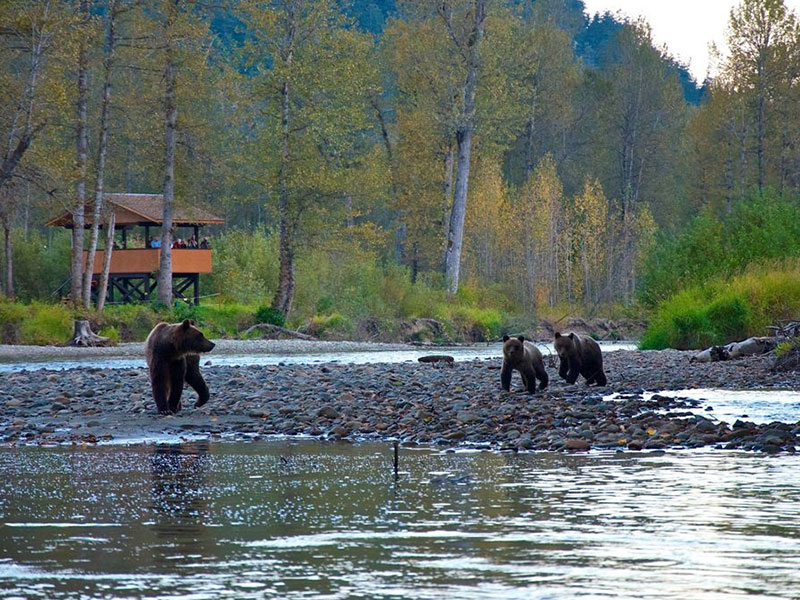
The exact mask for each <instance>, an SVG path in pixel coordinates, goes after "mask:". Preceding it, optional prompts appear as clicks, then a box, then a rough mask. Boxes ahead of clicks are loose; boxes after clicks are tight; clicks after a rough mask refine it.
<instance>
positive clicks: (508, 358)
mask: <svg viewBox="0 0 800 600" xmlns="http://www.w3.org/2000/svg"><path fill="white" fill-rule="evenodd" d="M514 369H516V370H517V371H519V374H520V375H521V376H522V383H523V385H525V389H526V390H528V391H529V392H530V393H531V394H533V393H534V392H535V391H536V379H537V378H538V379H539V389H540V390H543V389H544V388H546V387H547V382H548V381H549V378H548V377H547V371H545V370H544V361H543V360H542V353H541V352H539V349H538V348H537V347H536V346H535V345H533V344H532V343H531V342H526V341H525V338H524V337H523V336H521V335H520V336H518V337H513V338H512V337H508V336H507V335H504V336H503V369H502V371H500V383H501V384H502V385H503V389H504V390H505V391H509V390H510V389H511V373H512V371H513V370H514Z"/></svg>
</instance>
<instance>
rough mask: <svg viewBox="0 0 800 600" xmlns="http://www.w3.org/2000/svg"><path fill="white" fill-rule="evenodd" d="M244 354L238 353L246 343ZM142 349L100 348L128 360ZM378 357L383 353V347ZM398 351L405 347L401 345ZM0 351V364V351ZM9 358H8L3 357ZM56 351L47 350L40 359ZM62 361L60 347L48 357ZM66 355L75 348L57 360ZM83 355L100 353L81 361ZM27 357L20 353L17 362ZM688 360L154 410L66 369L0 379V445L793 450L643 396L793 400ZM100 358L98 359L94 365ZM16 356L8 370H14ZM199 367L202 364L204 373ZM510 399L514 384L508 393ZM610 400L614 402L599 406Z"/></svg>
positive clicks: (683, 405) (313, 388)
mask: <svg viewBox="0 0 800 600" xmlns="http://www.w3.org/2000/svg"><path fill="white" fill-rule="evenodd" d="M229 343H231V342H225V341H221V342H220V346H218V347H217V348H215V350H214V353H215V354H216V353H217V350H220V352H222V353H224V352H226V351H227V352H236V353H243V352H254V351H255V350H253V349H252V348H262V349H263V348H270V350H262V351H270V352H275V351H279V350H276V348H280V347H281V346H282V345H283V344H290V345H291V347H292V348H293V349H296V348H299V346H300V345H302V344H306V343H308V344H313V347H314V350H309V349H308V348H305V349H302V350H295V351H298V352H309V351H318V350H319V348H320V346H319V345H320V344H330V348H329V349H331V350H332V349H333V348H336V349H345V350H353V349H359V350H360V349H362V348H364V347H369V348H371V349H375V348H376V345H375V344H361V345H359V344H357V343H352V342H297V341H294V340H292V341H289V342H281V341H269V342H264V341H254V342H235V343H231V344H232V345H233V346H235V347H236V348H235V350H227V349H226V345H227V344H229ZM245 344H247V347H245V346H244V345H245ZM141 347H142V345H141V344H125V345H122V346H116V347H114V348H112V349H110V350H112V351H116V352H120V351H121V350H123V351H125V352H128V351H130V352H131V353H132V354H136V352H139V353H140V352H141ZM386 347H387V349H391V348H392V347H391V346H389V345H386ZM401 347H402V348H406V346H401ZM5 348H7V347H0V356H2V355H3V354H2V352H5ZM12 348H19V347H17V346H14V347H12ZM47 350H48V351H49V352H53V350H54V349H53V348H47ZM57 350H62V349H57ZM63 350H68V351H72V350H74V349H63ZM91 350H93V351H98V350H106V349H91ZM23 354H24V353H23ZM692 354H693V353H691V352H679V351H673V350H665V351H661V352H641V351H627V350H620V351H617V352H609V353H606V354H605V355H604V360H605V363H606V372H607V375H608V379H609V385H608V386H607V387H605V388H600V389H598V388H588V387H586V386H585V385H584V384H583V383H582V382H579V383H578V384H576V385H568V384H566V383H565V382H563V381H562V380H561V379H560V378H559V377H558V369H557V366H556V365H555V364H548V365H547V370H548V373H549V375H550V386H549V387H548V388H547V389H546V390H545V391H543V392H538V393H536V394H534V395H531V394H527V393H524V392H522V391H519V390H515V391H512V392H510V393H507V392H504V391H502V390H501V388H500V364H501V360H500V359H490V360H471V361H463V362H458V361H457V362H456V363H454V364H418V363H402V364H399V363H398V364H366V365H364V364H362V365H346V364H345V365H343V364H333V363H330V364H322V365H291V366H280V365H279V366H272V365H268V366H265V365H252V366H240V367H237V366H214V365H213V355H209V357H208V359H206V358H205V357H204V360H203V363H205V362H208V360H211V364H210V366H208V365H207V366H204V367H202V370H203V375H204V377H205V378H206V381H207V383H208V385H209V387H210V389H211V400H210V402H209V403H208V404H207V405H206V406H204V407H203V408H201V409H195V408H194V400H195V397H196V396H195V393H194V391H193V390H191V389H188V388H187V390H186V391H185V392H184V396H183V406H184V408H183V410H182V411H181V412H180V413H179V414H177V415H171V416H161V415H158V414H157V413H156V411H155V405H154V403H153V400H152V397H151V394H150V386H149V381H148V375H147V372H146V370H145V369H99V368H91V367H89V368H76V369H71V370H68V371H53V370H47V369H44V370H37V371H21V372H13V373H11V372H9V373H0V406H3V407H4V410H3V411H2V415H1V416H0V444H1V445H5V446H17V445H28V444H37V445H52V444H95V443H107V442H111V443H137V442H155V441H159V440H162V439H165V438H170V439H172V440H173V441H174V439H176V438H177V439H180V438H192V437H208V438H210V439H259V438H265V437H271V436H296V435H297V436H311V437H314V438H319V439H327V440H351V441H357V440H385V441H387V442H388V441H393V440H398V441H399V442H400V443H402V444H404V445H428V446H438V447H478V448H487V447H488V448H492V449H496V450H509V451H519V450H551V451H552V450H563V451H585V450H589V449H610V448H614V449H621V450H632V451H633V450H642V449H663V448H674V447H684V448H685V447H690V448H691V447H702V446H712V447H717V448H726V449H745V450H755V451H762V452H767V453H775V452H780V451H785V452H794V451H795V447H796V446H797V444H798V435H800V423H779V422H774V423H769V424H754V423H752V422H749V421H747V419H746V418H744V417H743V418H742V419H740V420H738V421H736V422H735V423H734V424H732V425H728V424H726V423H722V422H717V421H715V420H713V419H711V418H707V417H705V416H703V415H697V414H693V413H691V412H689V409H690V408H694V407H696V405H697V401H696V400H690V399H688V398H667V397H664V396H659V395H655V396H653V397H652V398H649V397H645V396H644V393H645V392H647V391H650V392H659V391H663V390H680V389H686V388H723V389H736V390H743V389H744V390H747V389H798V388H799V387H800V373H798V372H790V373H774V372H772V371H771V370H770V366H771V363H772V358H771V357H766V356H760V357H747V358H743V359H737V360H731V361H726V362H718V363H705V364H702V363H690V362H689V358H690V356H692ZM104 356H105V355H104ZM21 358H22V357H21V356H20V354H15V355H14V359H15V360H20V359H21ZM201 364H202V363H201ZM514 388H521V382H520V380H519V375H518V374H515V375H514V378H513V380H512V390H513V389H514ZM612 393H616V394H618V395H620V396H621V398H620V399H617V400H610V399H608V398H607V397H608V396H609V395H610V394H612Z"/></svg>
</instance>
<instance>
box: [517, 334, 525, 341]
mask: <svg viewBox="0 0 800 600" xmlns="http://www.w3.org/2000/svg"><path fill="white" fill-rule="evenodd" d="M517 339H518V340H519V341H520V342H524V341H525V336H524V335H518V336H517Z"/></svg>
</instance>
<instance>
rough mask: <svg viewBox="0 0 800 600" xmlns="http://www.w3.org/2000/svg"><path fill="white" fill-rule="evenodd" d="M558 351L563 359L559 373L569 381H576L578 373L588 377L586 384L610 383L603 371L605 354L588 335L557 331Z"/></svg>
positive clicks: (556, 344)
mask: <svg viewBox="0 0 800 600" xmlns="http://www.w3.org/2000/svg"><path fill="white" fill-rule="evenodd" d="M555 346H556V352H557V353H558V358H560V359H561V365H560V367H559V369H558V374H559V375H561V377H562V378H563V379H566V380H567V383H575V382H576V381H577V380H578V375H583V376H584V377H585V378H586V385H592V384H593V383H594V384H597V385H605V384H606V383H608V381H607V380H606V374H605V373H604V372H603V354H602V353H601V352H600V346H599V345H598V344H597V342H595V341H594V340H593V339H592V338H590V337H589V336H588V335H580V334H576V333H570V334H569V335H561V334H560V333H556V342H555Z"/></svg>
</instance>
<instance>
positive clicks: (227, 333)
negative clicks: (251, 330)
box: [199, 302, 255, 337]
mask: <svg viewBox="0 0 800 600" xmlns="http://www.w3.org/2000/svg"><path fill="white" fill-rule="evenodd" d="M199 312H200V315H201V319H202V322H203V324H204V325H205V329H204V331H206V332H207V335H210V336H211V337H235V336H236V335H238V334H239V332H241V331H244V330H245V329H247V328H248V327H250V326H251V325H253V324H254V322H255V321H254V319H253V307H252V306H250V305H247V304H241V303H236V302H228V303H225V304H217V303H214V304H201V305H200V307H199Z"/></svg>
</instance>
